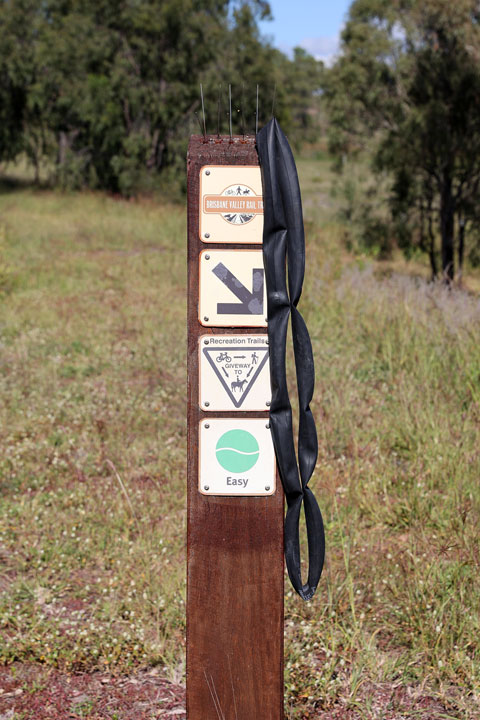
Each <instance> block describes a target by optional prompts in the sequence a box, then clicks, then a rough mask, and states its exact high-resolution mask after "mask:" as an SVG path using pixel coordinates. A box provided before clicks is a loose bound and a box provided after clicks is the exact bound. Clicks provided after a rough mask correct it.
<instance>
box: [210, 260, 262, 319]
mask: <svg viewBox="0 0 480 720" xmlns="http://www.w3.org/2000/svg"><path fill="white" fill-rule="evenodd" d="M265 285H266V280H265V271H264V269H263V256H262V251H261V250H210V249H209V250H203V251H202V252H201V253H200V293H199V303H198V319H199V321H200V323H201V324H202V325H207V326H213V327H266V326H267V321H266V318H265V315H266V310H267V299H266V295H267V293H266V287H265Z"/></svg>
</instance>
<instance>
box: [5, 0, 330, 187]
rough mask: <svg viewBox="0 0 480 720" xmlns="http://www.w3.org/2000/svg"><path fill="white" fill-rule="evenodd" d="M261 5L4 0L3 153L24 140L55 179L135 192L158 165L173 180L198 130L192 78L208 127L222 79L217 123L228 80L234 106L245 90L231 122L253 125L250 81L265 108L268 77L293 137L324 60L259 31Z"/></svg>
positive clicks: (255, 1) (225, 0)
mask: <svg viewBox="0 0 480 720" xmlns="http://www.w3.org/2000/svg"><path fill="white" fill-rule="evenodd" d="M269 12H270V11H269V6H268V3H266V2H264V1H263V0H262V1H260V0H250V1H249V2H248V1H247V0H240V1H239V2H232V1H231V0H138V2H130V1H129V0H121V2H118V0H101V2H93V1H92V0H82V1H81V2H74V1H73V0H3V2H2V3H0V30H1V33H0V51H1V52H0V121H1V122H0V160H8V159H11V158H12V157H15V156H16V155H17V154H18V152H19V151H21V150H23V151H25V152H26V153H27V155H28V157H29V158H30V159H31V161H32V162H33V164H34V165H35V167H36V168H37V170H38V168H39V167H40V165H41V163H42V162H43V161H44V160H45V159H48V160H49V162H50V163H51V164H52V165H53V166H54V167H55V177H56V181H57V182H58V183H59V184H60V185H61V186H63V187H72V188H74V187H83V186H88V187H91V188H95V187H98V188H105V189H108V190H111V191H113V192H120V193H122V194H124V195H131V194H133V193H135V192H136V191H138V190H148V189H150V188H151V187H152V186H153V185H155V184H156V183H157V182H158V176H159V174H160V173H162V172H163V173H164V176H165V177H166V179H167V183H169V184H171V180H172V178H173V177H174V176H175V174H177V175H178V174H179V173H178V172H176V171H178V164H179V163H182V164H183V162H184V157H185V150H186V141H187V138H188V135H189V134H190V133H191V132H192V131H194V132H198V128H197V127H196V122H195V118H194V115H193V113H194V111H198V110H199V108H200V92H199V83H200V82H203V83H204V85H205V92H206V98H207V101H208V102H207V112H208V113H209V114H210V117H209V130H210V131H211V132H215V131H216V129H217V118H216V115H217V113H216V108H217V96H218V91H217V90H218V85H219V83H221V84H222V85H223V96H224V97H223V109H222V119H223V122H222V128H223V129H224V130H225V129H226V124H225V122H224V120H225V113H226V110H227V104H226V102H225V100H226V98H225V94H226V88H227V86H228V83H232V84H233V88H234V106H235V115H238V113H237V112H236V110H237V107H239V105H240V104H241V100H242V96H244V101H243V102H244V105H245V107H244V109H243V112H244V115H245V116H248V117H247V118H246V120H245V121H243V122H242V123H240V120H239V118H237V117H236V118H235V119H234V128H235V131H236V132H240V131H241V127H240V126H241V125H244V126H245V127H246V128H247V129H248V130H250V132H251V131H252V129H253V127H254V110H255V88H256V85H257V84H259V85H260V87H261V103H262V113H263V117H264V118H265V117H269V112H270V111H269V110H268V111H267V110H266V107H267V106H269V105H270V102H271V95H272V93H273V88H274V85H275V81H276V80H277V81H278V84H279V87H280V83H284V87H285V90H282V92H278V93H277V109H278V114H279V116H280V117H281V118H282V119H283V120H284V124H285V125H286V129H287V130H291V131H293V133H294V135H295V139H296V140H297V141H299V140H300V138H301V136H302V135H303V134H304V132H305V131H306V130H308V129H309V128H310V127H311V126H312V123H311V122H310V119H309V118H310V115H309V113H310V111H311V107H312V102H313V100H312V98H313V93H314V92H315V91H316V90H318V87H319V86H320V80H319V68H320V63H318V62H316V61H315V60H314V59H313V58H311V57H309V56H307V55H306V54H305V53H300V54H299V53H297V55H296V56H295V58H294V59H293V60H292V61H290V60H288V59H287V58H286V57H285V56H284V55H282V54H281V53H280V52H279V51H277V50H274V49H272V48H271V47H270V46H269V45H268V43H266V42H264V40H263V39H262V38H261V37H260V35H259V31H258V26H257V21H258V18H259V17H268V16H269ZM284 77H286V78H287V82H286V83H285V81H284ZM292 85H293V86H295V87H296V88H298V91H297V92H296V94H294V95H293V98H294V100H295V104H296V108H295V111H294V113H293V114H291V113H290V111H287V109H286V108H287V105H288V104H289V103H290V101H291V99H292V97H288V91H289V88H290V87H291V86H292ZM267 98H268V99H267ZM212 118H214V119H213V122H212ZM307 139H308V138H307ZM165 170H167V173H165Z"/></svg>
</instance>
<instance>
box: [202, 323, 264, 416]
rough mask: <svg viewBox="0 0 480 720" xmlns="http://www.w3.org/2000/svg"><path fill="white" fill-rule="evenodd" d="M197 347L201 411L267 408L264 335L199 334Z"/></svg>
mask: <svg viewBox="0 0 480 720" xmlns="http://www.w3.org/2000/svg"><path fill="white" fill-rule="evenodd" d="M198 350H199V354H200V357H199V366H200V407H201V408H202V410H207V411H212V410H213V411H225V410H233V411H236V410H268V408H269V406H270V398H271V390H270V364H269V361H268V338H267V336H266V335H203V336H202V337H200V339H199V346H198Z"/></svg>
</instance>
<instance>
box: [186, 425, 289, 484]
mask: <svg viewBox="0 0 480 720" xmlns="http://www.w3.org/2000/svg"><path fill="white" fill-rule="evenodd" d="M269 427H270V426H269V424H268V421H266V420H264V419H260V420H253V419H243V418H242V419H240V418H239V419H236V418H212V419H210V418H209V419H208V420H202V422H201V423H200V472H199V481H198V489H199V490H200V492H201V493H204V494H205V495H237V496H238V495H246V496H248V495H250V496H252V495H253V496H255V495H273V493H274V492H275V453H274V450H273V442H272V436H271V434H270V429H269Z"/></svg>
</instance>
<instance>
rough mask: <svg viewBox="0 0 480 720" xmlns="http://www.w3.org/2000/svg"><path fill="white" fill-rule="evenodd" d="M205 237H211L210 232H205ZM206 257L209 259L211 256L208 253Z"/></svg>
mask: <svg viewBox="0 0 480 720" xmlns="http://www.w3.org/2000/svg"><path fill="white" fill-rule="evenodd" d="M205 237H206V238H209V237H210V233H205ZM205 257H206V258H207V260H208V258H209V257H210V255H206V256H205Z"/></svg>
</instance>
